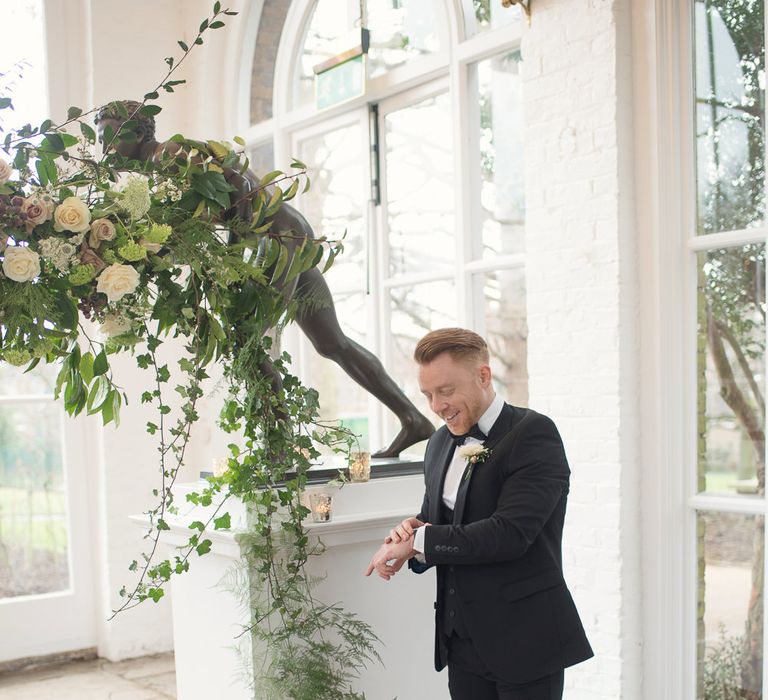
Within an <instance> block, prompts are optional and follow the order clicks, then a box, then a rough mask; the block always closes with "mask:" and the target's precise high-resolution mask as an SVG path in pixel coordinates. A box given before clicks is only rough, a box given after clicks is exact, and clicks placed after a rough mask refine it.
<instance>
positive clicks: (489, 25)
mask: <svg viewBox="0 0 768 700" xmlns="http://www.w3.org/2000/svg"><path fill="white" fill-rule="evenodd" d="M472 9H473V10H474V12H473V13H472V12H467V14H466V20H465V21H466V26H467V34H468V35H470V36H471V35H472V34H477V33H479V32H486V31H488V30H489V29H497V28H498V27H504V26H506V25H508V24H515V23H516V22H520V21H522V20H523V10H522V8H521V7H519V6H516V5H513V6H512V7H504V6H503V5H502V4H501V2H500V0H498V1H497V0H472Z"/></svg>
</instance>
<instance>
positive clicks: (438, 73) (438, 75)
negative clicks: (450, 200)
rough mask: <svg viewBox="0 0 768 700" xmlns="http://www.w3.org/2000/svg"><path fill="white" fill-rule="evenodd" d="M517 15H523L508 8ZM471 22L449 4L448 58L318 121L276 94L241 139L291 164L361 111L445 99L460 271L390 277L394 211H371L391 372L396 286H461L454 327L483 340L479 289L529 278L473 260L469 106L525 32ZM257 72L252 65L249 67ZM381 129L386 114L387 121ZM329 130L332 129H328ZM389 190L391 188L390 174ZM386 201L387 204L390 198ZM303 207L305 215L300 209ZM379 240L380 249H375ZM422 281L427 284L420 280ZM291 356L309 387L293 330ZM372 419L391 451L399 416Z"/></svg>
mask: <svg viewBox="0 0 768 700" xmlns="http://www.w3.org/2000/svg"><path fill="white" fill-rule="evenodd" d="M314 7H315V2H314V0H294V1H293V2H292V4H291V6H290V8H289V10H288V13H287V15H286V19H285V24H284V26H283V30H282V34H281V39H280V44H279V48H278V51H277V60H276V64H275V72H274V76H275V78H274V84H275V85H291V86H293V84H294V76H295V74H296V71H297V62H298V61H299V58H300V55H301V47H302V44H303V39H304V36H305V34H306V30H307V27H308V24H309V22H310V21H311V17H312V12H313V10H314ZM510 11H519V8H514V9H513V8H510ZM464 13H471V19H472V20H473V19H474V9H473V6H472V3H471V2H469V1H468V0H462V1H461V2H451V3H445V4H444V5H443V7H442V13H440V18H439V27H438V31H439V35H440V49H439V51H437V52H436V53H434V54H431V55H428V56H425V57H422V58H419V59H418V60H414V61H411V62H409V63H406V64H404V65H402V66H399V67H397V68H394V69H393V70H391V71H389V72H388V73H386V74H384V75H381V76H378V77H376V78H374V79H371V80H369V81H368V83H367V87H366V91H365V94H364V95H362V96H359V97H356V98H354V99H352V100H350V101H348V102H345V103H343V104H340V105H337V106H334V107H332V108H329V109H326V110H324V111H322V112H316V111H315V109H314V105H305V106H299V107H297V108H293V107H292V104H291V102H292V99H293V93H294V90H293V88H291V89H289V90H282V91H279V90H278V91H275V93H274V96H273V116H272V118H271V119H268V120H266V121H263V122H261V123H258V124H246V125H243V126H244V127H245V128H244V129H242V130H241V131H242V132H243V133H244V139H245V142H246V148H247V149H253V148H257V147H258V146H260V145H263V144H264V143H266V142H268V141H269V140H270V139H272V140H273V144H274V155H275V163H276V165H279V164H280V163H288V162H289V160H288V159H289V158H291V157H293V155H295V153H294V150H295V144H296V139H297V137H299V138H300V137H304V136H305V135H306V134H308V133H311V132H313V131H322V130H324V129H325V128H330V127H331V125H332V124H334V123H338V122H339V121H342V120H344V118H345V116H344V115H348V114H350V113H353V112H357V111H362V110H363V109H368V106H369V105H371V104H376V105H382V106H384V105H386V106H393V105H396V104H398V103H400V102H401V101H407V102H409V103H412V102H413V101H415V96H419V97H421V98H423V97H425V96H427V95H429V94H434V93H436V92H442V91H446V92H448V94H449V96H450V101H451V108H450V109H451V118H452V123H453V144H452V145H453V153H454V158H455V161H454V182H453V185H454V192H455V210H454V241H455V246H456V247H455V264H454V266H453V269H452V270H451V271H446V272H445V273H441V274H434V275H433V274H427V275H412V276H402V277H396V278H392V277H390V276H389V270H388V267H387V265H386V264H385V263H386V260H387V259H388V254H387V245H388V240H385V239H388V236H387V235H386V233H385V232H386V228H385V223H386V212H385V207H384V206H382V205H379V206H376V207H375V208H374V207H370V209H369V212H368V217H367V218H368V222H367V223H368V237H369V240H371V241H372V242H373V243H375V248H374V247H372V248H371V251H370V255H373V254H375V255H376V261H374V262H373V264H371V265H370V266H369V272H370V280H371V283H370V284H371V293H372V294H373V295H374V299H373V303H372V309H373V310H374V313H375V314H376V316H377V317H378V318H376V319H374V323H373V327H374V329H375V330H374V332H373V333H372V334H371V342H370V343H369V346H368V349H369V350H370V351H371V352H373V353H375V354H377V355H378V356H379V357H380V358H381V359H382V362H383V363H384V365H385V367H386V366H387V355H388V346H389V339H388V330H389V324H388V319H389V304H390V297H389V290H390V289H392V288H393V287H395V286H400V285H407V284H413V283H415V282H422V281H426V280H427V278H429V280H432V279H433V278H434V279H452V280H453V281H454V284H455V287H456V322H457V324H458V325H462V326H467V327H471V328H473V329H474V330H476V331H477V332H479V333H481V334H484V333H485V327H484V326H485V317H484V314H483V313H482V307H483V303H482V299H479V300H478V299H474V298H473V290H474V288H475V280H476V279H478V278H481V277H482V276H483V275H485V274H486V273H488V272H491V271H495V270H507V269H523V270H524V268H525V256H524V255H523V254H520V255H512V256H503V257H502V258H499V257H496V258H493V259H490V260H489V259H482V258H479V257H478V258H475V257H474V256H473V254H472V251H473V245H472V240H471V237H472V235H473V232H476V231H478V230H480V228H481V223H480V213H479V211H476V210H477V207H476V206H475V203H474V202H475V201H479V196H480V195H479V188H480V185H479V183H477V182H474V181H473V180H472V178H470V177H469V175H468V174H467V173H468V172H470V169H471V168H473V167H474V160H475V159H477V160H478V161H479V155H478V154H476V153H473V151H472V144H473V143H475V142H476V141H477V134H474V135H473V137H472V138H471V139H467V138H465V137H464V136H463V135H466V134H467V133H470V132H471V130H472V129H475V130H479V123H478V122H477V119H476V117H475V116H474V114H473V110H476V104H470V100H468V99H467V95H468V94H470V90H471V89H472V87H473V86H474V85H475V83H474V82H473V81H475V80H476V71H475V70H474V69H473V66H474V64H476V63H479V62H480V61H483V60H485V59H488V58H492V57H494V56H497V55H503V54H504V53H505V52H510V51H515V50H519V48H520V44H521V40H522V37H523V35H524V32H525V26H524V22H523V21H522V20H521V21H518V22H514V23H512V24H510V25H505V26H502V27H498V28H496V29H488V30H486V31H483V32H480V33H478V34H476V35H473V36H468V35H467V32H466V27H468V26H470V25H471V22H466V23H465V16H464ZM248 68H249V69H250V68H251V66H248ZM379 119H380V123H381V120H382V119H383V115H382V114H381V113H380V115H379ZM325 125H328V126H327V127H326V126H325ZM380 182H381V183H382V185H381V186H382V190H383V188H384V186H385V184H384V177H383V175H382V177H381V179H380ZM382 201H383V198H382ZM297 205H298V206H299V208H300V207H301V203H300V201H298V200H297ZM374 239H375V240H374ZM422 277H423V279H422ZM284 346H285V349H286V350H287V351H288V352H289V353H290V354H291V356H292V357H293V359H294V363H295V366H296V367H297V368H298V371H299V374H300V376H301V377H302V378H303V379H305V380H306V379H308V376H307V374H306V367H307V365H308V363H307V361H306V359H305V356H306V353H307V352H308V351H309V352H312V350H311V346H310V345H309V342H308V341H307V340H306V339H304V338H303V337H301V334H300V333H299V332H298V330H297V329H295V328H289V329H288V330H287V331H286V333H285V336H284ZM369 405H371V409H370V413H369V421H370V424H369V431H370V437H371V441H372V446H373V443H374V441H375V444H376V446H379V443H383V441H382V438H383V437H385V436H386V435H388V434H389V433H391V432H392V427H393V426H394V424H395V423H394V417H390V416H389V415H388V413H389V412H388V411H386V409H385V407H384V406H381V405H380V404H379V402H377V401H375V400H373V401H372V402H369Z"/></svg>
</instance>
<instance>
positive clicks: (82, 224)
mask: <svg viewBox="0 0 768 700" xmlns="http://www.w3.org/2000/svg"><path fill="white" fill-rule="evenodd" d="M90 225H91V212H90V211H88V205H87V204H86V203H85V202H84V201H83V200H82V199H79V198H78V197H67V198H66V199H65V200H64V201H63V202H62V203H61V204H59V206H58V207H56V211H54V212H53V228H54V229H56V230H57V231H72V232H73V233H82V232H83V231H87V230H88V228H89V227H90Z"/></svg>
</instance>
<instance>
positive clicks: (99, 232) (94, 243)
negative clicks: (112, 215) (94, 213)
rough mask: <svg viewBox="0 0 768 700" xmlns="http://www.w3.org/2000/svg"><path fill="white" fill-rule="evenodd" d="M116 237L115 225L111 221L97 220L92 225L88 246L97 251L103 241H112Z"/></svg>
mask: <svg viewBox="0 0 768 700" xmlns="http://www.w3.org/2000/svg"><path fill="white" fill-rule="evenodd" d="M115 235H116V233H115V225H114V224H113V223H112V222H111V221H110V220H109V219H96V220H95V221H94V222H93V223H92V224H91V233H90V236H89V237H88V245H89V246H90V247H91V248H93V249H94V250H96V248H98V247H99V245H100V244H101V242H102V241H112V240H114V238H115Z"/></svg>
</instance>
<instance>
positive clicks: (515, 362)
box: [476, 268, 528, 406]
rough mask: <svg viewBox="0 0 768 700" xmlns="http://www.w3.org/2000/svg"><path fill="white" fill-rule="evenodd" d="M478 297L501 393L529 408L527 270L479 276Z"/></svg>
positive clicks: (510, 400) (497, 272)
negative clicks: (526, 309) (526, 306)
mask: <svg viewBox="0 0 768 700" xmlns="http://www.w3.org/2000/svg"><path fill="white" fill-rule="evenodd" d="M478 283H479V285H480V287H481V288H480V289H479V290H478V292H476V293H477V297H476V298H478V299H479V300H480V303H481V308H482V311H483V313H484V315H485V338H486V341H487V342H488V349H489V351H490V355H491V370H492V372H493V377H494V379H495V382H494V384H495V385H496V389H497V391H498V392H499V393H500V394H501V395H502V396H503V397H504V399H505V400H506V401H508V402H509V403H511V404H514V405H515V406H527V405H528V364H527V354H526V353H527V345H528V325H527V323H526V315H525V272H524V270H523V268H515V269H511V270H498V271H495V272H490V273H488V274H485V275H478V276H477V278H476V284H478Z"/></svg>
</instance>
